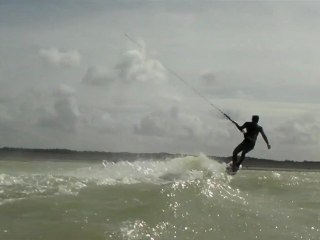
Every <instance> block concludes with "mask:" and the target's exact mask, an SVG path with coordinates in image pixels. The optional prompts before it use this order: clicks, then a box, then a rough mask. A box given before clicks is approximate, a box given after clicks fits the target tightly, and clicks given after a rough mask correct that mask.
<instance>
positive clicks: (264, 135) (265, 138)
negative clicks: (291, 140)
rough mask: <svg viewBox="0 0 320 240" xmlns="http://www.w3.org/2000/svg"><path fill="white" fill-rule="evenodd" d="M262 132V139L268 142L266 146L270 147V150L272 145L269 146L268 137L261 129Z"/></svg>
mask: <svg viewBox="0 0 320 240" xmlns="http://www.w3.org/2000/svg"><path fill="white" fill-rule="evenodd" d="M260 132H261V135H262V137H263V140H264V141H265V142H266V144H267V146H268V149H270V148H271V146H270V144H269V141H268V138H267V136H266V134H265V133H264V131H263V129H262V128H261V130H260Z"/></svg>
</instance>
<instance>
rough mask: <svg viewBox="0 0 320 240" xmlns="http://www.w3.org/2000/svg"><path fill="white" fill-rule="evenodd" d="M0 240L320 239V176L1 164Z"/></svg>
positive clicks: (160, 166) (172, 163) (128, 165)
mask: <svg viewBox="0 0 320 240" xmlns="http://www.w3.org/2000/svg"><path fill="white" fill-rule="evenodd" d="M0 239H1V240H22V239H23V240H28V239H30V240H38V239H44V240H47V239H48V240H49V239H50V240H51V239H52V240H81V239H86V240H94V239H101V240H102V239H128V240H129V239H130V240H133V239H137V240H138V239H139V240H142V239H149V240H152V239H154V240H156V239H164V240H171V239H180V240H187V239H199V240H206V239H208V240H209V239H210V240H212V239H243V240H248V239H272V240H276V239H279V240H280V239H281V240H283V239H290V240H291V239H314V240H319V239H320V173H310V172H309V173H303V172H272V171H245V170H243V171H239V172H238V174H237V175H235V176H229V175H227V174H226V173H225V165H224V164H220V163H218V162H216V161H214V160H212V159H208V158H207V157H205V156H198V157H184V158H175V159H168V160H166V161H157V160H156V159H154V160H148V161H134V162H126V161H121V162H118V163H112V162H108V161H107V160H106V161H103V162H101V163H76V162H45V161H44V162H14V161H1V162H0Z"/></svg>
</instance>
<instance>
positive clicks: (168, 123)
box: [0, 0, 320, 161]
mask: <svg viewBox="0 0 320 240" xmlns="http://www.w3.org/2000/svg"><path fill="white" fill-rule="evenodd" d="M319 16H320V3H319V2H316V1H209V0H208V1H191V0H173V1H172V0H170V1H169V0H118V1H115V0H113V1H111V0H90V1H88V0H87V1H85V0H64V1H62V0H50V1H49V0H41V1H40V0H28V1H23V0H20V1H18V0H11V1H4V0H0V56H1V57H0V146H8V147H25V148H68V149H74V150H92V151H127V152H170V153H188V154H199V153H204V154H206V155H214V156H230V155H231V154H232V151H233V149H234V148H235V147H236V146H237V144H239V143H240V142H241V141H242V138H243V136H242V133H241V132H239V131H238V130H237V129H236V127H235V126H234V125H233V124H232V123H230V122H229V121H228V120H226V119H225V118H223V117H222V116H221V114H220V113H219V111H217V110H216V109H215V107H213V106H212V105H214V106H216V107H218V108H220V109H221V110H222V111H224V112H226V113H227V114H229V115H230V117H231V118H232V119H234V120H235V121H237V122H238V123H239V124H240V125H242V124H243V123H244V122H246V121H250V120H251V116H252V115H254V114H258V115H259V116H260V122H259V124H260V125H261V126H262V127H263V129H264V132H265V133H266V135H267V137H268V139H269V141H270V144H271V149H270V150H268V149H267V146H266V144H265V142H264V141H263V139H262V137H261V136H260V137H259V138H258V141H257V144H256V147H255V149H254V150H253V151H252V152H250V153H249V156H252V157H259V158H268V159H275V160H295V161H303V160H309V161H319V160H320V159H319V155H320V150H319V149H320V111H319V110H320V104H319V89H320V81H319V78H320V68H319V66H318V65H319V60H320V48H319V42H320V41H319V40H320V29H319V27H318V26H319V25H320V17H319ZM199 94H200V95H201V96H199ZM209 102H210V103H212V105H211V104H209Z"/></svg>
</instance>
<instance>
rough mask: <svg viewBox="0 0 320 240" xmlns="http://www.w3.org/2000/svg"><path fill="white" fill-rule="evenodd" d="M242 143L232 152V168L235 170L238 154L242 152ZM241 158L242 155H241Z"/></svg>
mask: <svg viewBox="0 0 320 240" xmlns="http://www.w3.org/2000/svg"><path fill="white" fill-rule="evenodd" d="M243 145H244V143H243V142H242V143H240V144H239V145H238V146H237V147H236V148H235V149H234V150H233V154H232V168H233V169H234V170H237V165H238V164H237V162H238V153H239V152H241V151H242V150H243ZM241 156H242V155H241Z"/></svg>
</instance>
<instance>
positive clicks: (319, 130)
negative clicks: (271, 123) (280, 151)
mask: <svg viewBox="0 0 320 240" xmlns="http://www.w3.org/2000/svg"><path fill="white" fill-rule="evenodd" d="M319 124H320V122H319V121H318V120H317V119H316V118H315V117H313V116H311V115H310V114H307V115H301V116H299V117H297V118H296V119H290V120H288V121H286V122H284V123H282V124H280V125H279V126H278V127H276V128H275V129H274V132H275V137H276V139H277V140H278V141H279V142H280V143H283V144H288V145H290V144H292V145H300V146H310V145H317V144H319V139H320V127H319Z"/></svg>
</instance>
